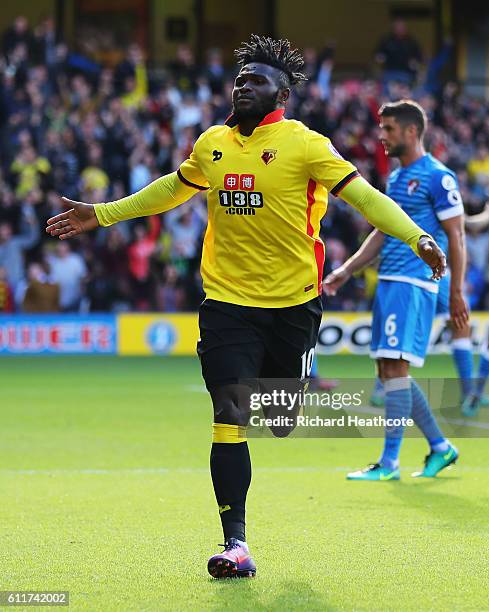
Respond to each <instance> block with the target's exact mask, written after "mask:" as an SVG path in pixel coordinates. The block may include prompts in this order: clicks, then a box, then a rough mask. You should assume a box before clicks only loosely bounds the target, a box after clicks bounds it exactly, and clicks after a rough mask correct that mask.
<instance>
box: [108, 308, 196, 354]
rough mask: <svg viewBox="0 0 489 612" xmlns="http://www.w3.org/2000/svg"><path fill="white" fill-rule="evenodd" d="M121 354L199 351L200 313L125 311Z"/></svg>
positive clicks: (120, 319) (121, 320) (120, 335)
mask: <svg viewBox="0 0 489 612" xmlns="http://www.w3.org/2000/svg"><path fill="white" fill-rule="evenodd" d="M117 327H118V353H119V355H195V350H196V345H197V340H198V338H199V325H198V317H197V315H196V314H194V313H184V314H165V315H161V314H121V315H119V317H118V326H117Z"/></svg>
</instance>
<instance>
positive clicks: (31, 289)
mask: <svg viewBox="0 0 489 612" xmlns="http://www.w3.org/2000/svg"><path fill="white" fill-rule="evenodd" d="M21 291H22V293H23V294H24V295H23V297H21V296H20V295H19V300H18V301H19V302H20V303H21V304H22V312H29V313H34V312H37V313H39V312H59V297H60V294H59V285H58V284H57V283H54V282H52V280H51V278H50V276H49V274H48V272H47V270H46V266H43V265H42V264H40V263H37V262H33V263H31V264H29V266H28V268H27V280H26V282H25V288H24V289H23V290H21Z"/></svg>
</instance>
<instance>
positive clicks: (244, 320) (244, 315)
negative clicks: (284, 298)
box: [197, 297, 322, 389]
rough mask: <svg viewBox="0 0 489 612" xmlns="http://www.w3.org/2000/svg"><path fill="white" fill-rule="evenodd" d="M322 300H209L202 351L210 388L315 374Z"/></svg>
mask: <svg viewBox="0 0 489 612" xmlns="http://www.w3.org/2000/svg"><path fill="white" fill-rule="evenodd" d="M321 316H322V304H321V298H319V297H316V298H314V299H313V300H310V301H309V302H306V303H305V304H299V305H298V306H289V307H286V308H257V307H252V306H238V305H236V304H228V303H226V302H218V301H216V300H209V299H206V300H205V301H204V303H203V304H202V305H201V307H200V312H199V327H200V340H199V342H198V344H197V353H198V355H199V357H200V361H201V366H202V375H203V378H204V381H205V384H206V386H207V388H208V389H212V388H215V387H219V386H221V385H226V384H233V383H237V382H239V381H240V380H243V379H256V378H289V379H291V378H295V379H299V380H304V379H306V378H307V377H308V376H309V373H310V371H311V366H312V359H313V357H314V349H315V347H316V342H317V337H318V332H319V325H320V323H321Z"/></svg>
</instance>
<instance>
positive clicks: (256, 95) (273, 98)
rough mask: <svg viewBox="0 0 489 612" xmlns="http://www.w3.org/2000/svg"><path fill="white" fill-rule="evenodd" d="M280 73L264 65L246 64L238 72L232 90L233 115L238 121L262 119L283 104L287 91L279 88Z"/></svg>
mask: <svg viewBox="0 0 489 612" xmlns="http://www.w3.org/2000/svg"><path fill="white" fill-rule="evenodd" d="M280 75H281V72H280V70H278V69H277V68H273V66H267V65H266V64H258V63H256V64H247V65H246V66H243V68H241V70H240V71H239V74H238V76H237V77H236V80H235V81H234V88H233V95H232V98H233V113H234V114H235V115H236V118H237V119H238V121H239V120H240V119H247V118H260V119H261V118H263V117H264V116H265V115H267V114H268V113H271V112H272V111H274V110H276V108H277V107H278V106H281V105H283V104H284V102H285V100H286V99H287V97H288V92H289V90H288V89H285V88H283V87H280V81H279V79H280Z"/></svg>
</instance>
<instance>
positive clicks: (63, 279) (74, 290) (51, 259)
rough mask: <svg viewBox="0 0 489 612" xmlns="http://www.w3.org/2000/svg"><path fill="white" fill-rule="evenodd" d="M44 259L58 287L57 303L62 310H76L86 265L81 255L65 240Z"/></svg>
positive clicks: (81, 291)
mask: <svg viewBox="0 0 489 612" xmlns="http://www.w3.org/2000/svg"><path fill="white" fill-rule="evenodd" d="M46 260H47V262H48V264H49V267H50V269H51V279H52V281H53V282H55V283H57V284H58V285H59V288H60V297H59V303H60V308H61V310H62V311H63V312H77V311H78V310H79V309H80V305H81V300H82V297H83V284H84V282H85V279H86V276H87V267H86V265H85V262H84V260H83V258H82V257H81V255H79V254H78V253H73V252H72V250H71V247H70V245H69V244H68V243H67V242H60V243H59V244H57V245H56V249H55V252H54V253H51V254H49V255H47V257H46Z"/></svg>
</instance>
